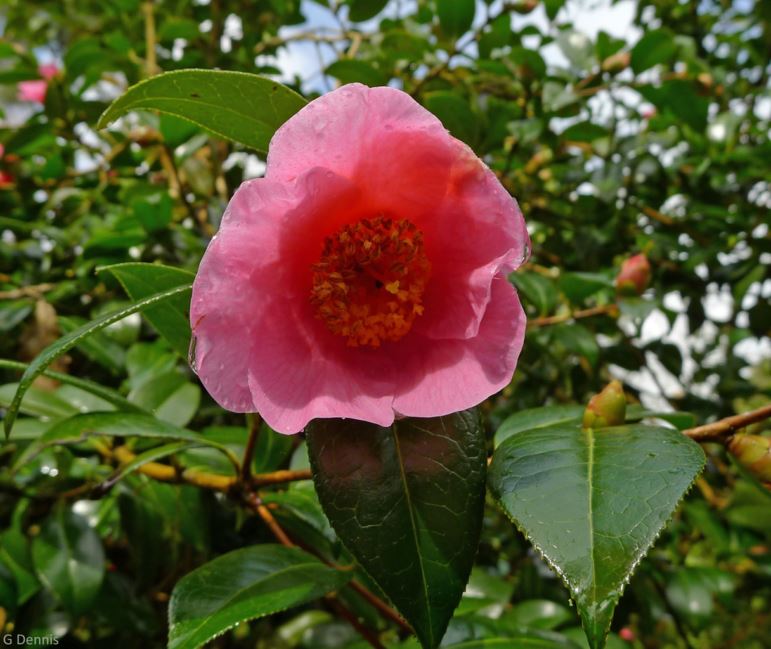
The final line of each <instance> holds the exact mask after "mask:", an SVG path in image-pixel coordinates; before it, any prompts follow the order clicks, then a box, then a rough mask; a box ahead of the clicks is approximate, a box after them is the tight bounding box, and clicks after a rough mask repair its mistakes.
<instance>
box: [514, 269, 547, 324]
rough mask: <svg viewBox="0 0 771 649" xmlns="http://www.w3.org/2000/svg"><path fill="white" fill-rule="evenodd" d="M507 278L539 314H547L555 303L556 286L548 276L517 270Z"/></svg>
mask: <svg viewBox="0 0 771 649" xmlns="http://www.w3.org/2000/svg"><path fill="white" fill-rule="evenodd" d="M509 279H510V280H511V282H512V283H513V284H514V286H516V287H517V289H518V290H519V291H520V292H521V293H522V295H523V296H524V298H525V302H526V303H527V302H529V303H530V304H532V305H533V306H534V307H535V308H536V309H537V311H538V314H539V315H548V314H549V312H550V311H551V310H552V309H553V308H554V307H555V306H556V304H557V297H558V293H557V287H556V286H555V285H554V282H553V281H552V280H551V279H549V278H548V277H544V276H543V275H539V274H537V273H528V272H519V273H514V274H512V275H511V276H510V277H509Z"/></svg>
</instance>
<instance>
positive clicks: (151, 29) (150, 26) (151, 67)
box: [142, 0, 158, 77]
mask: <svg viewBox="0 0 771 649" xmlns="http://www.w3.org/2000/svg"><path fill="white" fill-rule="evenodd" d="M142 13H144V15H145V50H146V51H145V65H146V68H145V70H146V73H147V76H148V77H152V76H153V75H155V74H156V73H157V72H158V59H157V58H156V55H155V43H156V39H155V13H154V12H153V3H152V1H151V0H148V1H147V2H145V3H143V4H142Z"/></svg>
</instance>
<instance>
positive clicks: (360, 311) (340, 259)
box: [311, 216, 431, 347]
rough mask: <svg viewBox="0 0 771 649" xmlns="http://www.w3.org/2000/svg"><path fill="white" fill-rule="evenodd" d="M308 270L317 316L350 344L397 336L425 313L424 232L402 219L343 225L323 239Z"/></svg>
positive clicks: (426, 270) (426, 268) (426, 266)
mask: <svg viewBox="0 0 771 649" xmlns="http://www.w3.org/2000/svg"><path fill="white" fill-rule="evenodd" d="M311 269H312V270H313V288H312V289H311V304H313V306H315V307H316V317H317V318H319V319H320V320H322V321H323V322H324V324H325V325H326V326H327V328H328V329H329V330H330V331H331V332H332V333H334V334H338V335H340V336H343V337H344V338H346V339H347V341H348V345H350V346H351V347H358V346H360V345H369V346H370V347H379V346H380V344H381V343H382V342H383V341H387V340H390V341H394V340H399V339H400V338H401V337H402V336H404V335H405V334H406V333H407V332H408V331H409V330H410V329H411V328H412V324H413V323H414V322H415V318H417V317H418V316H419V315H421V314H422V313H423V305H422V304H421V299H422V297H423V291H424V290H425V288H426V283H427V282H428V277H429V274H430V272H431V264H430V263H429V261H428V258H427V257H426V253H425V250H424V249H423V233H422V232H421V231H420V230H418V228H416V227H415V225H414V224H413V223H411V222H410V221H408V220H406V219H402V220H400V221H396V220H394V219H389V218H385V217H382V216H378V217H377V218H374V219H363V220H361V221H359V222H358V223H354V224H351V225H346V226H343V227H342V228H340V230H338V231H337V232H336V233H335V234H333V235H331V236H329V237H327V238H326V239H325V240H324V249H323V251H322V253H321V258H320V259H319V261H318V262H317V263H315V264H313V266H311Z"/></svg>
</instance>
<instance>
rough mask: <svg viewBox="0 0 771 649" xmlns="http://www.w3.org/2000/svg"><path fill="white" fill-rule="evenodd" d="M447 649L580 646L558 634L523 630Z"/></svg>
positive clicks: (565, 648)
mask: <svg viewBox="0 0 771 649" xmlns="http://www.w3.org/2000/svg"><path fill="white" fill-rule="evenodd" d="M447 649H579V646H578V645H577V644H576V643H574V642H572V641H570V640H568V639H567V638H564V637H562V636H561V635H559V634H557V633H549V632H548V631H536V630H521V631H512V632H511V633H507V634H506V637H501V638H483V639H480V640H467V641H466V642H460V643H458V644H451V645H448V646H447Z"/></svg>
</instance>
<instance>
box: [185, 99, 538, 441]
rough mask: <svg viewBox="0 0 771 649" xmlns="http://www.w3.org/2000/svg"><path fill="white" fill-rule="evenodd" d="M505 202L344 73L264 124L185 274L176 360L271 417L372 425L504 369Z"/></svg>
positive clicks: (439, 138)
mask: <svg viewBox="0 0 771 649" xmlns="http://www.w3.org/2000/svg"><path fill="white" fill-rule="evenodd" d="M528 247H529V238H528V234H527V230H526V228H525V223H524V220H523V218H522V214H521V213H520V211H519V208H518V207H517V204H516V202H515V201H514V200H513V199H512V198H511V196H509V194H508V193H507V192H506V190H505V189H504V188H503V187H502V186H501V184H500V183H499V182H498V180H497V179H496V177H495V175H494V174H493V173H492V172H491V171H490V170H489V169H488V168H487V167H486V166H485V165H484V163H483V162H482V161H481V160H479V158H477V157H476V156H475V155H474V154H473V152H472V151H471V150H470V149H469V148H468V147H467V146H466V145H465V144H463V143H461V142H460V141H458V140H456V139H455V138H453V137H451V136H450V135H449V134H448V133H447V131H446V130H445V128H444V127H443V126H442V124H441V123H440V122H439V120H438V119H437V118H436V117H434V116H433V115H432V114H431V113H429V112H428V111H426V110H425V109H424V108H422V107H421V106H420V105H419V104H418V103H416V102H415V101H414V100H413V99H412V98H411V97H410V96H409V95H407V94H405V93H403V92H401V91H400V90H395V89H393V88H367V87H365V86H362V85H358V84H352V85H347V86H343V87H342V88H339V89H338V90H335V91H334V92H331V93H329V94H327V95H324V96H323V97H321V98H319V99H317V100H315V101H313V102H311V103H310V104H308V105H307V106H306V107H305V108H303V109H302V110H301V111H300V112H299V113H297V114H296V115H294V116H293V117H292V118H291V119H289V120H288V121H287V122H286V123H285V124H284V125H283V126H282V127H281V128H280V129H279V130H278V131H277V132H276V134H275V135H274V137H273V140H272V142H271V145H270V153H269V155H268V161H267V169H266V173H265V177H264V178H260V179H257V180H252V181H248V182H245V183H244V184H243V185H241V187H240V188H239V189H238V191H237V192H236V193H235V195H234V196H233V198H232V200H231V201H230V204H229V205H228V207H227V210H226V211H225V215H224V216H223V218H222V224H221V227H220V231H219V233H218V234H217V235H216V236H215V237H214V239H213V240H212V241H211V243H210V244H209V247H208V248H207V250H206V254H205V255H204V257H203V260H202V261H201V266H200V268H199V270H198V274H197V276H196V279H195V282H194V284H193V297H192V304H191V312H190V320H191V324H192V328H193V343H194V345H193V349H192V355H191V356H192V358H191V360H192V362H193V363H194V367H195V369H196V371H197V372H198V375H199V376H200V378H201V381H202V382H203V384H204V386H205V387H206V389H207V390H208V391H209V393H210V394H211V395H212V396H213V397H214V398H215V399H216V400H217V402H218V403H220V404H221V405H222V406H223V407H224V408H227V409H229V410H233V411H237V412H250V411H252V412H259V413H260V414H261V415H262V416H263V418H264V419H265V421H267V423H268V424H270V425H271V426H272V427H273V428H274V429H275V430H277V431H279V432H282V433H296V432H299V431H300V430H302V428H303V427H304V426H305V425H306V424H307V423H308V422H309V421H310V420H311V419H314V418H329V417H349V418H353V419H359V420H363V421H368V422H373V423H375V424H379V425H381V426H388V425H390V424H391V423H392V422H393V420H394V416H395V415H397V416H415V417H433V416H439V415H444V414H449V413H451V412H456V411H458V410H462V409H464V408H468V407H471V406H474V405H476V404H478V403H480V402H481V401H482V400H484V399H485V398H487V397H488V396H490V395H491V394H493V393H494V392H496V391H498V390H499V389H501V388H502V387H504V386H505V385H506V384H508V382H509V381H510V380H511V376H512V374H513V372H514V368H515V366H516V363H517V358H518V356H519V352H520V350H521V348H522V342H523V338H524V333H525V315H524V313H523V311H522V307H521V306H520V303H519V299H518V298H517V294H516V291H515V290H514V288H513V287H512V286H511V284H510V283H509V282H508V281H507V278H506V275H507V273H509V272H510V271H512V270H514V269H516V268H517V267H518V266H519V265H520V264H521V263H522V262H523V261H524V260H525V259H526V257H527V254H528Z"/></svg>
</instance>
